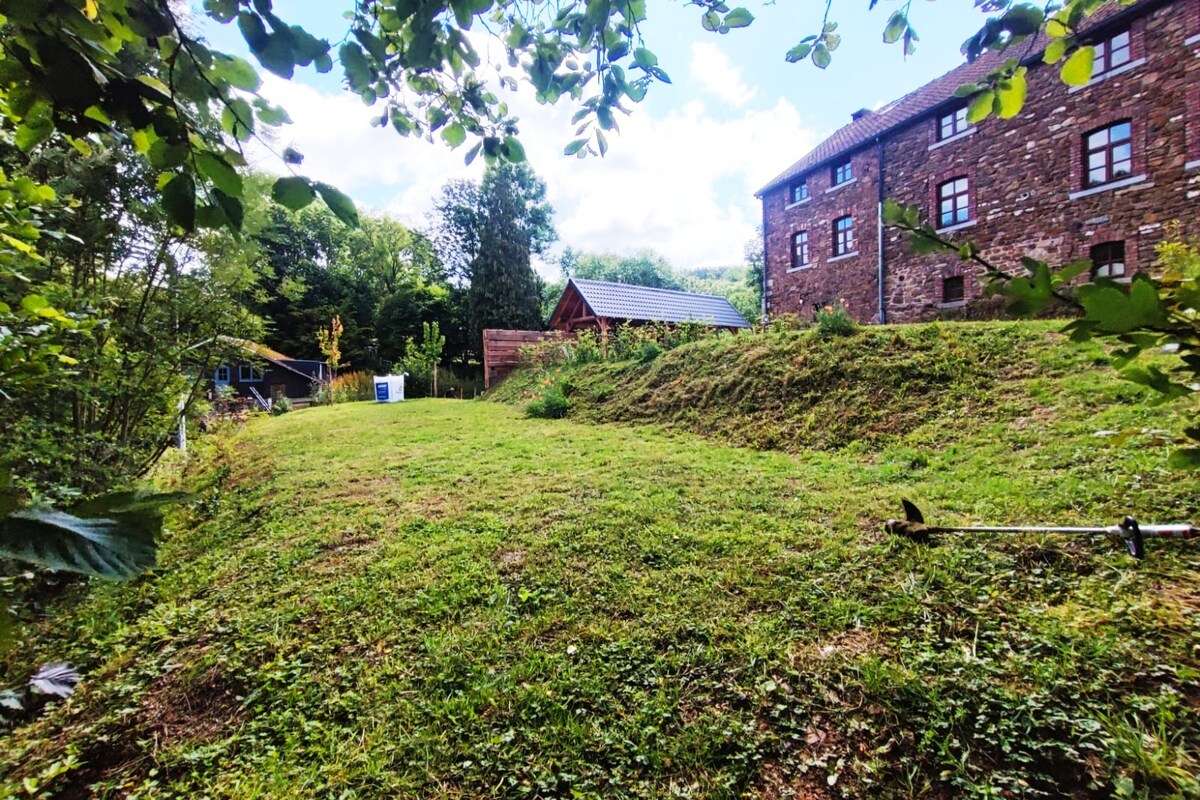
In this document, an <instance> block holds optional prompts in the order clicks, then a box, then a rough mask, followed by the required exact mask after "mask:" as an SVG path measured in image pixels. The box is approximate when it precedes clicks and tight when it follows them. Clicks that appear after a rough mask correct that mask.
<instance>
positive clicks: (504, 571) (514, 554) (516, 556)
mask: <svg viewBox="0 0 1200 800" xmlns="http://www.w3.org/2000/svg"><path fill="white" fill-rule="evenodd" d="M523 566H525V551H524V550H501V551H500V552H499V553H497V554H496V569H497V571H498V572H499V573H500V574H501V575H509V574H511V573H513V572H520V571H521V568H522V567H523Z"/></svg>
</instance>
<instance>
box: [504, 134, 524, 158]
mask: <svg viewBox="0 0 1200 800" xmlns="http://www.w3.org/2000/svg"><path fill="white" fill-rule="evenodd" d="M501 147H502V148H503V150H504V154H505V158H507V159H508V160H509V161H511V162H512V163H514V164H520V163H521V162H523V161H524V160H525V147H524V146H523V145H522V144H521V142H520V141H518V140H517V139H516V138H515V137H512V136H506V137H504V144H502V145H501Z"/></svg>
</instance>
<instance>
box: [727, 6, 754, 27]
mask: <svg viewBox="0 0 1200 800" xmlns="http://www.w3.org/2000/svg"><path fill="white" fill-rule="evenodd" d="M751 22H754V15H753V14H751V13H750V11H749V10H747V9H745V8H742V7H740V6H739V7H738V8H735V9H734V10H733V11H730V12H729V13H728V14H726V15H725V27H726V28H744V27H746V26H747V25H749V24H750V23H751Z"/></svg>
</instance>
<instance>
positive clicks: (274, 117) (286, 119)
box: [254, 97, 292, 126]
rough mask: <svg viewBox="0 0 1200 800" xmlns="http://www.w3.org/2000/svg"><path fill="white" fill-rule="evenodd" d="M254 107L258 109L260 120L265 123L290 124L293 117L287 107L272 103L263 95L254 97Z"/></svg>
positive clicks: (272, 124) (273, 124)
mask: <svg viewBox="0 0 1200 800" xmlns="http://www.w3.org/2000/svg"><path fill="white" fill-rule="evenodd" d="M254 108H255V109H256V110H257V111H258V120H259V122H261V123H262V124H264V125H271V126H275V125H288V124H290V123H291V121H292V118H291V117H290V116H288V113H287V111H286V110H285V109H283V108H280V107H279V106H273V105H271V104H270V103H269V102H268V101H267V100H266V99H264V98H262V97H256V98H254Z"/></svg>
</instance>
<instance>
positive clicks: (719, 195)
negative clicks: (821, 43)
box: [204, 0, 983, 272]
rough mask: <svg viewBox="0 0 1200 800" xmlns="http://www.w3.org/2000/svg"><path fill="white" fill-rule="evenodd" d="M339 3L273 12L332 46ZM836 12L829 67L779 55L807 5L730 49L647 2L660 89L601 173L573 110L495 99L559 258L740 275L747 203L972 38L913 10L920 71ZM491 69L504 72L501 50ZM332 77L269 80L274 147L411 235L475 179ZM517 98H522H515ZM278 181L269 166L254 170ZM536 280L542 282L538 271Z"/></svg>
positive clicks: (667, 6)
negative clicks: (281, 114)
mask: <svg viewBox="0 0 1200 800" xmlns="http://www.w3.org/2000/svg"><path fill="white" fill-rule="evenodd" d="M349 5H350V0H277V1H276V3H275V8H276V11H277V13H279V15H280V16H281V17H283V18H284V19H286V20H288V21H289V22H293V23H297V24H301V25H303V26H304V27H305V28H307V29H308V30H309V31H310V32H312V33H314V34H316V35H318V36H325V37H327V38H329V39H330V40H331V41H332V40H337V39H340V38H341V37H342V35H343V34H344V32H345V29H346V22H345V21H344V19H342V16H341V13H342V10H344V9H345V8H348V7H349ZM867 5H868V4H867V2H866V0H853V2H850V1H849V0H835V3H834V7H833V10H832V12H831V15H830V16H831V19H835V20H837V21H838V23H839V25H840V27H839V30H838V32H839V33H840V34H842V37H843V41H842V46H841V47H840V48H839V49H838V51H837V52H836V53H835V54H834V61H833V64H832V65H831V66H830V67H829V68H828V69H826V70H823V71H822V70H818V69H817V68H815V67H814V66H813V65H812V64H811V62H806V63H802V64H788V63H787V62H786V61H785V60H784V53H786V52H787V50H788V49H789V48H790V47H791V46H792V45H794V44H795V43H796V42H797V41H798V40H799V39H800V38H801V37H803V36H804V35H805V34H807V33H809V32H812V31H815V30H816V29H817V28H818V27H819V25H820V20H821V15H822V14H823V12H824V3H821V2H819V1H818V0H778V2H777V4H774V5H764V4H761V3H757V2H752V3H748V4H747V8H749V9H750V10H751V12H753V13H754V15H755V17H756V20H755V22H754V24H752V25H751V26H750V27H748V28H744V29H740V30H735V31H732V32H731V33H729V34H727V35H724V36H722V35H719V34H713V33H708V32H706V31H704V30H703V29H702V28H701V27H700V22H699V16H700V14H699V10H698V9H696V8H695V7H690V6H685V5H684V4H683V3H681V2H668V0H650V2H649V9H648V16H649V19H648V20H647V22H646V23H645V24H644V26H643V34H644V36H645V39H646V45H647V46H648V47H649V48H650V49H652V50H654V52H655V53H656V54H657V55H658V57H659V61H660V64H661V65H662V66H663V68H664V69H666V70H667V72H668V73H669V74H670V76H671V78H672V84H671V85H670V86H655V87H653V88H652V89H651V91H650V93H649V95H648V96H647V98H646V100H645V101H644V102H642V103H641V104H639V105H637V106H636V107H635V108H634V113H633V116H631V117H629V118H625V119H622V120H620V124H621V128H622V134H621V135H620V136H617V137H612V138H611V148H610V150H609V153H608V156H607V157H605V158H604V159H591V158H589V159H583V160H579V159H575V158H567V157H564V156H563V155H562V147H563V146H564V145H565V144H566V143H567V142H568V141H570V139H571V138H572V134H573V126H572V125H570V122H569V119H570V115H571V113H572V112H573V109H572V108H570V107H568V105H567V104H566V103H565V102H560V104H559V105H558V106H555V107H544V106H538V105H537V104H536V103H534V102H533V101H532V98H531V96H530V92H529V91H524V90H519V91H518V92H517V93H516V95H515V96H512V97H506V98H505V99H507V100H509V102H510V105H511V106H512V107H513V108H514V110H515V111H516V112H517V113H518V114H519V116H520V117H521V130H522V140H523V142H524V144H525V147H526V152H527V154H528V156H529V160H530V163H531V165H532V166H533V168H534V169H535V170H536V171H537V172H538V173H539V174H540V175H542V176H543V177H544V178H545V179H546V182H547V187H548V194H549V199H550V201H551V203H552V204H553V205H554V206H555V209H556V212H557V213H556V218H555V221H556V224H557V227H558V230H559V235H560V240H561V241H560V244H559V246H560V247H562V246H571V247H574V248H577V249H583V250H589V251H611V252H633V251H637V250H641V249H653V250H656V251H658V252H660V253H662V254H663V255H665V256H666V257H667V258H668V259H669V260H671V261H672V263H674V264H676V265H677V266H679V267H683V268H695V267H701V266H713V265H720V264H728V263H737V262H739V261H740V260H741V253H742V248H743V245H744V244H745V242H746V241H748V240H749V239H751V238H753V236H754V235H755V227H756V225H757V224H758V222H759V221H760V219H761V211H760V207H759V204H758V202H757V201H756V200H755V199H754V197H753V193H754V191H755V190H756V189H758V188H760V187H761V186H762V185H763V184H764V183H765V182H766V181H768V180H769V179H770V178H772V177H773V176H774V175H775V174H777V173H778V172H780V171H782V170H783V169H785V168H786V167H787V166H788V165H790V164H791V163H792V162H793V161H795V160H797V159H798V158H800V157H801V156H802V155H804V153H805V152H806V151H807V150H808V149H810V148H811V147H812V146H814V145H815V144H816V143H817V142H818V141H820V140H821V139H822V138H824V137H825V136H827V135H829V134H830V133H832V132H833V131H834V130H836V129H837V128H838V127H840V126H841V125H843V124H845V123H846V122H848V121H849V119H850V113H851V112H853V111H854V110H856V109H859V108H864V107H865V108H871V107H877V106H878V105H880V104H882V103H885V102H887V101H890V100H892V99H895V98H896V97H899V96H900V95H902V94H904V93H906V92H908V91H911V90H912V89H915V88H916V87H918V86H920V85H921V84H923V83H925V82H927V81H929V80H931V79H932V78H935V77H937V76H938V75H941V74H942V73H944V72H946V71H948V70H950V69H953V68H954V67H955V66H957V65H959V64H961V63H962V56H961V55H960V54H959V51H958V47H959V45H960V44H961V42H962V41H963V39H965V38H966V37H967V36H968V35H969V34H970V33H972V32H973V31H975V30H976V29H977V28H978V27H979V25H980V24H981V22H982V19H983V17H982V15H981V14H980V13H979V11H978V10H977V9H975V8H974V5H973V3H972V2H971V1H970V0H940V2H933V1H932V0H915V2H914V3H913V5H912V15H911V18H912V21H913V24H914V26H915V27H916V29H917V31H918V33H919V34H920V36H921V42H920V44H919V46H918V50H917V53H916V55H914V56H910V57H909V58H908V59H905V58H904V57H903V54H902V53H901V50H900V48H899V47H897V46H889V45H885V44H883V43H882V38H881V33H882V30H883V27H884V25H885V23H886V21H887V18H888V16H889V15H890V14H891V13H892V11H893V10H895V8H897V7H899V4H898V3H896V2H895V1H894V0H880V2H879V3H878V5H877V6H876V8H875V9H874V10H873V11H868V10H867ZM204 31H205V35H206V36H207V37H208V38H209V40H210V41H211V42H212V43H213V45H215V46H216V47H218V48H220V49H224V50H228V51H230V52H237V53H240V54H242V55H246V52H245V45H244V43H243V42H242V40H241V37H240V35H239V34H238V31H237V28H236V26H233V25H228V26H222V25H218V24H215V23H211V22H210V23H208V24H207V25H206V26H205V28H204ZM494 52H495V53H497V54H499V55H501V56H502V50H501V49H500V48H496V49H495V50H494ZM338 73H339V68H338V67H336V66H335V68H334V72H333V73H332V74H330V75H318V74H316V73H315V72H314V71H312V70H303V71H300V72H298V73H297V76H296V78H294V79H293V80H292V81H291V82H287V81H283V80H281V79H276V78H274V77H273V76H269V75H265V76H264V78H265V79H266V82H265V86H264V94H266V95H267V96H269V97H270V98H271V99H272V100H274V101H276V102H279V103H280V104H281V105H283V106H284V107H285V108H287V109H288V111H289V112H290V113H291V115H292V118H293V120H294V124H293V125H290V126H287V127H286V128H285V129H283V130H282V131H281V133H280V134H279V144H281V145H285V144H286V145H294V146H295V147H296V148H297V149H299V150H300V151H301V152H302V153H304V154H305V155H306V161H305V164H304V171H305V172H306V174H309V175H311V176H312V177H314V178H318V179H321V180H327V181H330V182H332V183H335V184H336V185H338V186H339V187H340V188H341V189H343V190H344V191H346V192H348V193H349V194H350V195H351V196H352V197H354V198H355V200H356V201H357V202H359V203H360V204H361V205H363V206H365V207H368V208H370V209H373V210H375V211H377V212H379V213H386V214H388V215H390V216H393V217H395V218H397V219H399V220H401V221H402V222H405V223H406V224H409V225H413V226H416V227H421V226H424V225H426V224H427V222H428V217H427V215H428V212H429V209H430V207H431V204H432V200H433V198H434V197H435V196H436V193H437V190H438V188H439V187H440V186H441V185H442V184H443V183H445V181H447V180H449V179H451V178H460V177H468V178H472V177H477V176H478V174H479V172H480V169H481V165H479V164H476V165H474V166H473V167H471V168H467V167H464V166H463V163H462V154H463V152H465V148H464V149H463V150H460V151H457V152H455V151H450V150H449V149H448V148H447V147H445V146H444V145H440V144H429V143H426V142H421V141H414V140H405V139H402V138H401V137H399V136H398V135H396V134H395V133H394V132H392V131H391V130H390V129H388V130H379V129H372V128H370V127H369V125H368V122H367V120H368V119H369V117H370V116H371V114H372V113H375V114H378V111H377V110H375V111H373V110H372V109H370V108H368V107H365V106H364V105H363V104H362V102H361V101H360V100H359V99H358V98H356V97H354V96H351V95H349V94H348V93H346V92H344V91H341V89H340V83H339V79H338V77H337V75H338ZM526 88H527V87H526ZM256 165H257V166H258V167H260V168H262V169H264V170H268V171H278V170H279V169H280V167H279V165H277V164H275V163H273V160H272V159H270V158H268V157H263V158H261V159H259V160H257V161H256ZM542 271H543V272H549V269H548V268H546V267H543V268H542Z"/></svg>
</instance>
